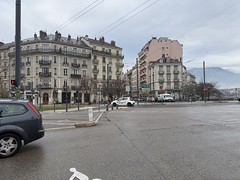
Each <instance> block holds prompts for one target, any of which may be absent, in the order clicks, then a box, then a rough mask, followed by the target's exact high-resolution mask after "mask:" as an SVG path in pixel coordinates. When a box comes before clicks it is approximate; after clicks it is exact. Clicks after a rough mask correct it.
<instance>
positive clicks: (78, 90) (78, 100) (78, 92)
mask: <svg viewBox="0 0 240 180" xmlns="http://www.w3.org/2000/svg"><path fill="white" fill-rule="evenodd" d="M77 97H78V111H79V100H80V98H79V89H78V94H77Z"/></svg>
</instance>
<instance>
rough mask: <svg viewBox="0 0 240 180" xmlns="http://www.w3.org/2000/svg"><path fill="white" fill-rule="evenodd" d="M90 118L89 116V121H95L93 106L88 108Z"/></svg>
mask: <svg viewBox="0 0 240 180" xmlns="http://www.w3.org/2000/svg"><path fill="white" fill-rule="evenodd" d="M88 118H89V121H93V108H92V107H90V108H88Z"/></svg>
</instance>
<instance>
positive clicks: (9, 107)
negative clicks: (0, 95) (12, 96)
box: [0, 103, 28, 117]
mask: <svg viewBox="0 0 240 180" xmlns="http://www.w3.org/2000/svg"><path fill="white" fill-rule="evenodd" d="M27 111H28V110H27V109H26V107H25V106H24V105H22V104H7V103H3V104H0V117H7V116H16V115H21V114H24V113H26V112H27Z"/></svg>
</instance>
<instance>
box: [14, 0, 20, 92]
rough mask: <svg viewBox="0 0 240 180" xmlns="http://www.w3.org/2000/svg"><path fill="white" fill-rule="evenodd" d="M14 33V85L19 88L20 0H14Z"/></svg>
mask: <svg viewBox="0 0 240 180" xmlns="http://www.w3.org/2000/svg"><path fill="white" fill-rule="evenodd" d="M15 30H16V34H15V43H16V48H15V64H16V66H15V83H16V84H15V86H16V87H17V88H18V90H20V82H21V79H20V78H21V76H20V62H21V0H16V27H15Z"/></svg>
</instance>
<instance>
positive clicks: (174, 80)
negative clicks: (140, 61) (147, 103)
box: [149, 57, 184, 100]
mask: <svg viewBox="0 0 240 180" xmlns="http://www.w3.org/2000/svg"><path fill="white" fill-rule="evenodd" d="M183 83H184V73H183V64H182V62H180V61H179V60H177V59H171V58H166V57H163V58H160V59H159V60H157V61H155V62H152V63H150V65H149V84H150V94H151V96H152V97H157V96H158V95H159V94H162V93H168V94H172V96H173V97H174V98H175V99H176V100H179V99H181V90H182V87H183Z"/></svg>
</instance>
